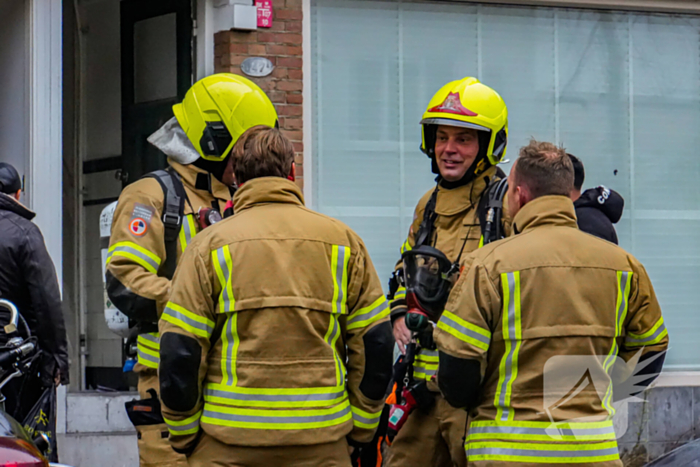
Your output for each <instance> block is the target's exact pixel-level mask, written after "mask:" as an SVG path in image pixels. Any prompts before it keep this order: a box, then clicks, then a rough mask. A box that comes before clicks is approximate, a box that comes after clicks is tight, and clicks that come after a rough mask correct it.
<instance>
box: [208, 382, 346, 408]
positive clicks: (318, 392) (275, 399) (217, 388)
mask: <svg viewBox="0 0 700 467" xmlns="http://www.w3.org/2000/svg"><path fill="white" fill-rule="evenodd" d="M346 398H347V392H346V390H345V387H344V386H335V387H321V388H244V387H233V386H226V385H224V384H216V383H208V384H207V385H206V386H205V388H204V400H205V401H206V402H212V403H217V404H222V405H233V406H237V407H263V408H273V407H274V408H305V407H328V406H329V405H335V404H338V403H341V402H342V401H343V400H344V399H346Z"/></svg>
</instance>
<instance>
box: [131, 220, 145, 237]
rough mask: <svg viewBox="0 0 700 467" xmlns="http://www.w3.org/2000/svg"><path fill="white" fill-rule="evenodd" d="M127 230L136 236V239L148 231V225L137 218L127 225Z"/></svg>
mask: <svg viewBox="0 0 700 467" xmlns="http://www.w3.org/2000/svg"><path fill="white" fill-rule="evenodd" d="M129 230H130V231H131V233H132V234H134V235H136V236H137V237H141V236H143V235H144V234H145V233H146V231H147V230H148V224H146V221H145V220H143V219H141V218H140V217H137V218H136V219H134V220H132V221H131V223H130V224H129Z"/></svg>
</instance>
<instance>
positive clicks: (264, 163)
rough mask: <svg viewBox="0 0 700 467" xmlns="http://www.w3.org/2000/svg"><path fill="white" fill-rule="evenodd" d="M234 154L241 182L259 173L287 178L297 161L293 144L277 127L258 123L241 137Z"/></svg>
mask: <svg viewBox="0 0 700 467" xmlns="http://www.w3.org/2000/svg"><path fill="white" fill-rule="evenodd" d="M232 158H233V173H234V174H235V176H236V182H237V183H238V184H239V185H241V184H243V183H245V182H247V181H248V180H252V179H254V178H259V177H282V178H287V176H289V172H290V171H291V170H292V163H293V162H294V146H293V145H292V143H291V141H289V140H288V139H287V138H286V137H285V136H284V135H283V134H282V132H281V131H279V130H278V129H276V128H270V127H267V126H264V125H258V126H254V127H252V128H250V129H248V130H247V131H246V132H245V133H243V134H242V135H241V137H240V138H238V141H236V144H235V145H234V146H233V156H232Z"/></svg>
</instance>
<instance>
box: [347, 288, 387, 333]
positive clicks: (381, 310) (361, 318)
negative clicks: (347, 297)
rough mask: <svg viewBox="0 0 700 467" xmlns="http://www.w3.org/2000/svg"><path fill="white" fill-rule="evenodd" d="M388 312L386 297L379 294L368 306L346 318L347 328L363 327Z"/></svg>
mask: <svg viewBox="0 0 700 467" xmlns="http://www.w3.org/2000/svg"><path fill="white" fill-rule="evenodd" d="M389 313H391V309H389V303H388V302H387V301H386V297H385V296H384V295H381V296H380V297H379V298H378V299H376V300H375V301H374V303H372V304H371V305H370V306H368V307H365V308H361V309H359V310H357V311H356V312H354V313H352V314H351V315H350V317H349V318H348V322H347V329H348V330H351V329H357V328H365V327H367V326H369V325H371V324H372V323H375V322H377V321H379V320H380V319H384V318H385V317H387V316H389Z"/></svg>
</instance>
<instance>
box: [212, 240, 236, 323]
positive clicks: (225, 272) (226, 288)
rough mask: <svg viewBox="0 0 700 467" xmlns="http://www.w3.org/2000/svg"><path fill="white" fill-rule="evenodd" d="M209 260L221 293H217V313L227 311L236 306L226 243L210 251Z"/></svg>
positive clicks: (231, 267)
mask: <svg viewBox="0 0 700 467" xmlns="http://www.w3.org/2000/svg"><path fill="white" fill-rule="evenodd" d="M211 260H212V263H213V264H214V270H215V271H216V276H217V277H218V279H219V285H220V286H221V293H220V294H219V300H218V302H217V303H218V310H217V313H228V312H231V311H234V310H235V308H236V299H235V297H234V296H233V286H232V285H231V276H232V275H233V262H232V261H231V251H230V250H229V247H228V245H224V246H222V247H221V248H219V249H217V250H214V251H212V252H211Z"/></svg>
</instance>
